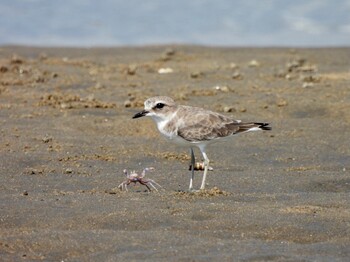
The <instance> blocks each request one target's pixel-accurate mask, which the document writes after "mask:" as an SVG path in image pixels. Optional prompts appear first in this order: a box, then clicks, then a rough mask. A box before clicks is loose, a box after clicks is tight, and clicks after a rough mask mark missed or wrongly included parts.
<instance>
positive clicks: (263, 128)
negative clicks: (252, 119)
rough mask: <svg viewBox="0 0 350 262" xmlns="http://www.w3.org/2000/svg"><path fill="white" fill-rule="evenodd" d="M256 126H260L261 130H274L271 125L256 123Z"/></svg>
mask: <svg viewBox="0 0 350 262" xmlns="http://www.w3.org/2000/svg"><path fill="white" fill-rule="evenodd" d="M254 124H256V125H259V128H260V129H261V130H271V129H272V127H271V126H269V123H254Z"/></svg>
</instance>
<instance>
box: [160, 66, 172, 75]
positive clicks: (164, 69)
mask: <svg viewBox="0 0 350 262" xmlns="http://www.w3.org/2000/svg"><path fill="white" fill-rule="evenodd" d="M172 72H174V70H173V69H172V68H170V67H165V68H159V69H158V74H170V73H172Z"/></svg>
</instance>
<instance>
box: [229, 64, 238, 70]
mask: <svg viewBox="0 0 350 262" xmlns="http://www.w3.org/2000/svg"><path fill="white" fill-rule="evenodd" d="M230 68H231V69H238V68H239V66H238V65H236V64H235V63H230Z"/></svg>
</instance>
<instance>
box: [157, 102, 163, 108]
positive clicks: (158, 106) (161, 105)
mask: <svg viewBox="0 0 350 262" xmlns="http://www.w3.org/2000/svg"><path fill="white" fill-rule="evenodd" d="M164 106H165V105H164V104H163V103H158V104H156V108H158V109H161V108H163V107H164Z"/></svg>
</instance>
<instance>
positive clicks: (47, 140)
mask: <svg viewBox="0 0 350 262" xmlns="http://www.w3.org/2000/svg"><path fill="white" fill-rule="evenodd" d="M42 141H43V142H44V143H49V142H51V141H52V137H51V136H49V135H46V136H44V137H43V138H42Z"/></svg>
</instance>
